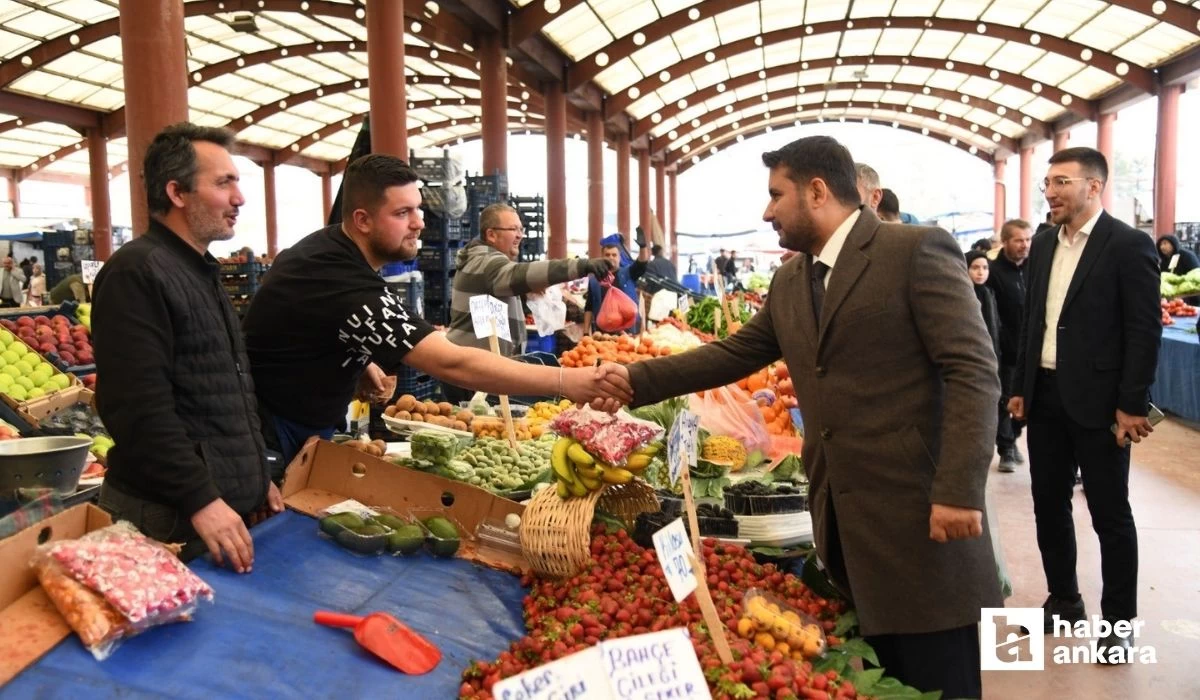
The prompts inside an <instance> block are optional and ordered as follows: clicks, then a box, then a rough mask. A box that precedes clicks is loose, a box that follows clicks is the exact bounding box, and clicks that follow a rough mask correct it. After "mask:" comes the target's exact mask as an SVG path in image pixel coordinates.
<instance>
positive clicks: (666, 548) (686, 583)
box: [653, 518, 697, 602]
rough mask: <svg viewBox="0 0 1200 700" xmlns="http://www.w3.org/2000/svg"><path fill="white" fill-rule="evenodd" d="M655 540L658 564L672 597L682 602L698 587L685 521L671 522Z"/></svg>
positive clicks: (657, 533) (655, 535)
mask: <svg viewBox="0 0 1200 700" xmlns="http://www.w3.org/2000/svg"><path fill="white" fill-rule="evenodd" d="M653 540H654V551H655V552H657V553H658V563H659V564H661V565H662V568H663V574H664V575H665V576H666V577H667V585H669V586H670V587H671V595H673V596H675V601H676V602H682V601H683V599H684V598H687V597H688V596H689V595H691V594H692V591H695V590H696V585H697V583H696V572H695V571H694V570H693V569H692V565H691V563H689V561H688V555H689V554H692V545H691V542H689V541H688V536H687V530H685V529H684V528H683V519H682V518H676V519H675V520H673V521H671V523H670V524H668V525H667V526H666V527H664V528H663V529H661V530H659V531H658V532H656V533H654V537H653Z"/></svg>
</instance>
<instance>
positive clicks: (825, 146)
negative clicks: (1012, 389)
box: [614, 136, 1002, 698]
mask: <svg viewBox="0 0 1200 700" xmlns="http://www.w3.org/2000/svg"><path fill="white" fill-rule="evenodd" d="M763 162H764V163H765V164H766V165H767V166H768V167H770V169H771V175H770V186H769V191H770V197H771V201H770V203H769V204H768V206H767V210H766V212H765V214H764V217H763V218H764V219H765V220H766V221H769V222H771V223H772V225H773V226H774V227H775V229H776V231H778V232H779V240H780V245H781V246H782V247H784V248H786V249H788V250H794V251H797V252H799V253H804V254H802V255H796V256H795V257H794V258H793V259H791V260H789V261H788V262H787V263H785V264H784V265H783V266H782V267H781V268H780V269H779V271H778V272H776V273H775V277H774V280H773V282H772V284H771V290H770V293H769V294H768V296H767V302H766V306H765V307H764V308H763V309H762V311H760V312H759V313H758V314H757V315H756V316H755V317H754V318H753V319H752V320H751V321H750V322H749V323H748V324H746V326H745V327H744V328H742V329H741V330H740V331H739V332H738V333H736V334H735V335H733V336H731V337H730V338H728V339H726V340H724V341H721V342H719V343H712V344H710V345H706V346H704V347H701V348H698V349H696V350H692V351H689V352H686V353H683V354H681V355H676V356H672V357H666V358H661V359H656V360H650V361H647V362H641V363H637V364H634V365H630V366H629V367H628V377H629V380H630V383H631V384H632V386H633V390H634V403H635V404H636V405H643V404H648V403H653V402H656V401H659V400H661V399H663V398H666V397H667V396H673V395H676V394H685V393H688V392H693V391H698V390H700V389H705V388H709V387H714V386H721V385H724V384H728V383H730V382H733V381H736V380H737V379H739V378H741V377H744V376H746V375H748V374H750V373H751V372H753V371H755V370H757V369H759V368H761V367H763V366H764V365H766V364H768V363H770V362H773V361H775V360H777V359H779V358H780V357H781V356H782V357H784V358H785V359H786V360H787V363H788V366H789V368H790V369H791V373H792V378H793V380H794V382H795V387H796V394H797V396H798V397H799V400H800V407H801V411H802V413H803V416H804V426H805V428H806V440H805V442H804V455H803V457H804V464H805V466H806V467H807V470H808V476H809V480H810V487H809V490H810V493H811V503H812V505H811V509H812V518H813V527H814V536H815V540H816V546H817V552H818V553H819V555H820V557H821V559H822V561H823V562H824V563H825V565H826V567H827V569H828V570H829V572H830V574H831V576H832V577H833V579H834V581H835V582H836V583H837V585H838V586H839V588H841V589H842V590H843V591H844V592H845V593H846V594H847V595H849V596H850V597H851V598H852V599H853V602H854V605H855V607H856V608H857V611H858V618H859V622H860V626H861V631H862V633H863V634H864V635H865V636H866V637H867V640H868V641H869V642H870V643H871V644H872V645H873V646H874V647H875V650H876V652H877V653H878V656H879V660H880V663H881V665H882V666H883V667H885V668H886V669H887V672H888V674H889V675H893V676H895V677H897V678H899V679H900V680H902V681H904V682H905V683H907V684H909V685H912V686H915V687H917V688H919V689H921V690H923V691H932V690H941V691H944V697H949V698H966V697H971V698H977V697H980V694H981V687H980V686H981V683H980V664H979V638H978V631H977V628H978V622H979V616H980V608H983V607H1000V606H1001V605H1002V602H1001V597H1000V588H999V581H998V578H997V573H996V563H995V559H994V557H993V554H992V546H991V541H990V535H989V533H988V531H987V526H986V524H985V523H986V519H985V518H984V517H983V515H984V514H983V509H984V486H985V482H986V479H987V472H988V466H989V464H990V462H991V458H992V444H993V440H994V438H995V432H996V402H997V401H998V400H999V397H1000V384H999V380H998V378H997V373H996V355H995V352H994V351H993V350H992V344H991V341H990V340H989V338H988V333H987V329H986V328H985V327H984V324H983V317H982V316H981V315H980V314H979V302H978V301H977V300H976V298H975V294H974V293H973V292H972V289H971V282H970V280H969V279H968V278H967V272H966V267H965V264H964V263H963V256H962V252H961V251H960V250H959V248H958V246H957V244H956V243H955V242H954V239H953V238H951V237H950V235H949V234H947V233H946V232H945V231H942V230H941V229H937V228H928V227H922V226H904V225H899V224H886V223H881V222H880V221H879V219H878V218H877V217H876V216H875V213H874V212H873V211H871V210H870V209H865V208H863V207H862V205H861V203H860V199H859V194H858V191H857V189H856V188H855V170H854V160H853V159H852V158H851V157H850V153H849V152H848V151H847V150H846V149H845V148H844V147H843V146H841V145H840V144H839V143H838V142H837V141H835V140H833V139H832V138H829V137H824V136H813V137H808V138H803V139H800V140H798V141H795V142H793V143H791V144H789V145H787V146H785V147H784V148H782V149H780V150H779V151H775V152H770V153H766V154H764V155H763ZM817 319H820V320H819V322H818V320H817ZM618 376H620V375H618ZM615 379H616V377H614V380H615Z"/></svg>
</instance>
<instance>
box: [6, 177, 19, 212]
mask: <svg viewBox="0 0 1200 700" xmlns="http://www.w3.org/2000/svg"><path fill="white" fill-rule="evenodd" d="M8 201H9V204H11V205H12V216H13V218H14V219H19V218H21V183H20V182H18V181H17V171H16V170H10V171H8Z"/></svg>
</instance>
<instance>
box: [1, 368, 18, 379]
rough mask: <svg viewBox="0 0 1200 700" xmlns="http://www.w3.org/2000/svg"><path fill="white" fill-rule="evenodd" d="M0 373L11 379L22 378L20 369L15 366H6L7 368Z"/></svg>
mask: <svg viewBox="0 0 1200 700" xmlns="http://www.w3.org/2000/svg"><path fill="white" fill-rule="evenodd" d="M0 372H3V373H5V374H7V375H8V376H10V377H12V378H13V379H16V378H17V377H20V376H22V375H21V368H19V367H17V366H16V365H8V366H7V367H4V368H3V369H0Z"/></svg>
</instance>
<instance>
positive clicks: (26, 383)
mask: <svg viewBox="0 0 1200 700" xmlns="http://www.w3.org/2000/svg"><path fill="white" fill-rule="evenodd" d="M17 384H20V385H21V386H23V387H25V391H26V392H28V391H29V390H30V389H32V388H33V380H32V379H30V378H29V377H17Z"/></svg>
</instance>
